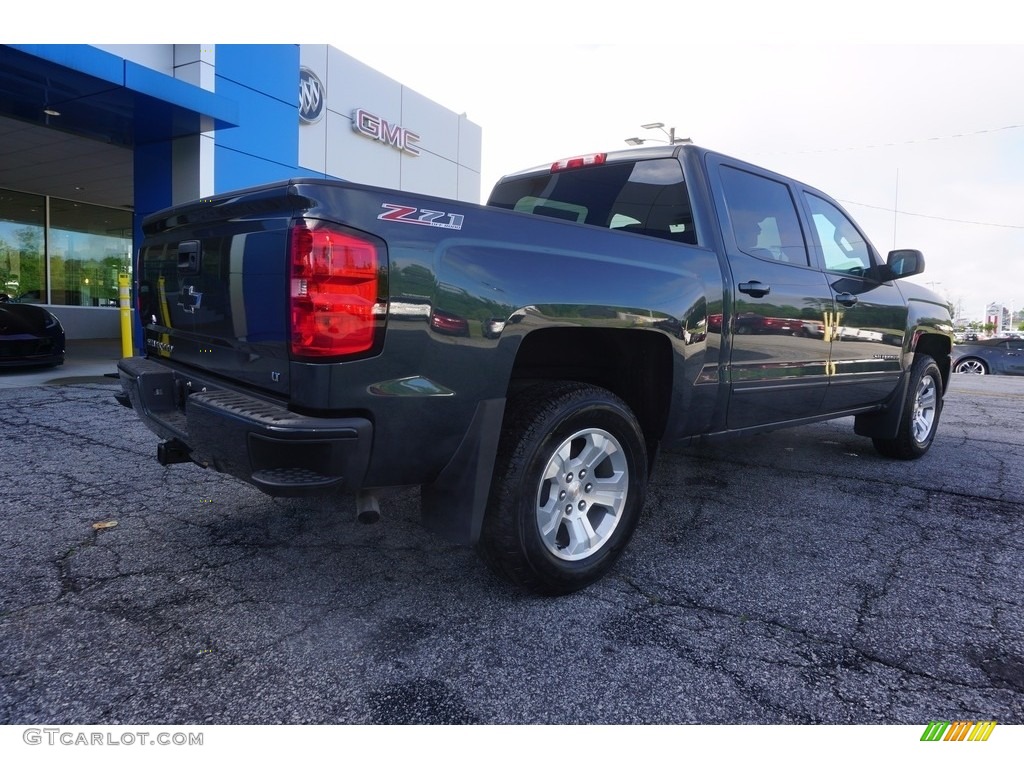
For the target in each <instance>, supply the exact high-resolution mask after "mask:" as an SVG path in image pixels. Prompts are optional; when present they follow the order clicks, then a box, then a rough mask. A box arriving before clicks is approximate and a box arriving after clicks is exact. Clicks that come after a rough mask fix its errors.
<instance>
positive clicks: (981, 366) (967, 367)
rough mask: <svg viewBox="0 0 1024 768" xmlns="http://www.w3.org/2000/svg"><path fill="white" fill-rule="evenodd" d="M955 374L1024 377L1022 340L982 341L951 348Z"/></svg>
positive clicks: (1023, 342)
mask: <svg viewBox="0 0 1024 768" xmlns="http://www.w3.org/2000/svg"><path fill="white" fill-rule="evenodd" d="M953 371H954V372H955V373H1004V374H1015V375H1017V376H1022V375H1024V339H982V340H981V341H972V342H970V343H968V344H957V345H955V346H954V347H953Z"/></svg>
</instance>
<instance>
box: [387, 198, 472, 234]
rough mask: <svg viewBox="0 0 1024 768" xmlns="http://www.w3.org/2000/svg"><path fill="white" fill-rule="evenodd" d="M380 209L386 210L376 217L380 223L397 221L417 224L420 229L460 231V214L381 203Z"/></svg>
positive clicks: (461, 218) (461, 216)
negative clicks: (437, 228) (432, 228)
mask: <svg viewBox="0 0 1024 768" xmlns="http://www.w3.org/2000/svg"><path fill="white" fill-rule="evenodd" d="M380 207H381V208H387V209H388V210H387V211H385V212H384V213H382V214H380V215H379V216H377V218H378V219H380V220H381V221H399V222H401V223H402V224H418V225H420V226H421V227H441V229H462V220H463V219H464V218H465V216H463V215H462V214H461V213H445V212H444V211H430V210H427V209H426V208H413V207H412V206H411V205H396V204H395V203H381V206H380Z"/></svg>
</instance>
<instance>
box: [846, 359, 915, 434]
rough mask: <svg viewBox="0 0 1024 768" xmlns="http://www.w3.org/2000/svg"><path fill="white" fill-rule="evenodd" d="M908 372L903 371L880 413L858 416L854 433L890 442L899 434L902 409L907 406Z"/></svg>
mask: <svg viewBox="0 0 1024 768" xmlns="http://www.w3.org/2000/svg"><path fill="white" fill-rule="evenodd" d="M909 383H910V371H905V372H904V374H903V378H902V379H900V384H899V386H898V387H896V391H895V392H893V393H892V395H891V396H890V398H889V400H888V402H887V403H886V404H885V407H884V408H883V409H882V410H880V411H872V412H871V413H861V414H858V415H857V416H856V417H855V418H854V421H853V431H854V433H856V434H858V435H860V436H861V437H876V438H879V439H880V440H892V439H893V438H894V437H896V434H897V433H898V432H899V428H900V420H901V419H902V418H903V409H904V408H905V407H906V404H907V385H908V384H909Z"/></svg>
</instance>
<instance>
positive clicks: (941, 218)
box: [839, 200, 1024, 229]
mask: <svg viewBox="0 0 1024 768" xmlns="http://www.w3.org/2000/svg"><path fill="white" fill-rule="evenodd" d="M839 202H841V203H846V204H847V205H859V206H861V207H862V208H874V209H875V210H876V211H887V212H889V213H897V214H899V215H900V216H916V217H918V218H919V219H935V220H936V221H950V222H953V223H954V224H974V225H975V226H978V227H999V228H1001V229H1024V224H994V223H992V222H990V221H968V220H967V219H949V218H946V217H945V216H928V215H927V214H924V213H910V212H909V211H897V210H895V209H893V208H886V207H885V206H883V205H868V204H867V203H858V202H856V201H855V200H840V201H839Z"/></svg>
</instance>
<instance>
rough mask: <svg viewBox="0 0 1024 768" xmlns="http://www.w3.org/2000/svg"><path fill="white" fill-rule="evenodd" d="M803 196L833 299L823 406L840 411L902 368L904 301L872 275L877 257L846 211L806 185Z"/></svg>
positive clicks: (888, 389)
mask: <svg viewBox="0 0 1024 768" xmlns="http://www.w3.org/2000/svg"><path fill="white" fill-rule="evenodd" d="M803 199H804V202H805V203H806V205H807V211H808V213H809V216H810V220H811V230H812V231H811V240H812V243H813V244H814V250H815V251H816V255H817V256H818V258H819V259H820V262H821V266H822V268H823V269H824V271H825V274H826V276H827V277H828V281H829V286H830V288H831V291H832V297H833V300H834V302H835V309H834V313H833V315H832V318H831V319H832V325H831V328H830V330H829V336H830V337H831V340H832V345H831V349H830V352H829V361H830V363H829V387H828V392H827V393H826V395H825V401H824V404H823V408H824V410H825V411H826V412H831V411H842V410H846V409H848V408H858V407H860V406H863V405H870V404H872V403H878V402H881V401H883V400H885V398H886V397H887V396H888V395H889V394H891V393H892V391H893V390H894V389H895V387H896V385H897V383H898V381H899V377H900V373H901V371H902V347H903V335H904V333H905V329H906V327H907V305H906V301H905V300H904V298H903V295H902V294H901V293H900V290H899V288H898V287H897V286H896V284H895V283H894V282H892V281H889V282H880V281H879V280H877V279H874V276H875V275H877V274H878V268H879V267H880V265H881V262H880V259H879V258H878V254H877V252H876V251H875V249H874V248H873V247H872V246H871V243H870V242H868V240H867V238H866V237H864V235H863V234H862V233H861V231H860V230H859V229H858V228H857V226H856V225H855V224H854V223H853V221H852V220H851V219H850V217H849V216H847V215H846V214H845V213H844V212H843V211H842V210H841V209H840V208H839V207H838V206H836V205H835V204H834V203H832V202H831V201H829V200H826V199H825V198H823V197H821V196H819V195H817V194H814V193H812V192H810V191H807V190H804V192H803Z"/></svg>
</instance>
